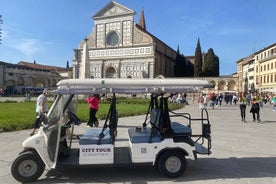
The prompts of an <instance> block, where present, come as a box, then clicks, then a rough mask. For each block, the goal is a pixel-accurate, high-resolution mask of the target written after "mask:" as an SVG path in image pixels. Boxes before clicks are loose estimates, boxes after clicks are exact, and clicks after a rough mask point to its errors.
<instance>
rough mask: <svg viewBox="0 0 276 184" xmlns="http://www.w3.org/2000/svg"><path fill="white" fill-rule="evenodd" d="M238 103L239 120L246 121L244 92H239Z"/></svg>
mask: <svg viewBox="0 0 276 184" xmlns="http://www.w3.org/2000/svg"><path fill="white" fill-rule="evenodd" d="M239 104H240V111H241V121H242V122H244V123H246V121H245V111H246V104H247V98H246V96H245V93H243V92H241V93H240V95H239Z"/></svg>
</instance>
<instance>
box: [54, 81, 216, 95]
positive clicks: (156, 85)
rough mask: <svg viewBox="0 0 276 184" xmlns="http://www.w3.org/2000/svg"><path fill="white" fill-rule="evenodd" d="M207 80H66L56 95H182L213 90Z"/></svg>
mask: <svg viewBox="0 0 276 184" xmlns="http://www.w3.org/2000/svg"><path fill="white" fill-rule="evenodd" d="M211 87H213V86H212V84H210V83H208V82H207V81H206V80H197V79H176V78H167V79H157V78H155V79H133V78H116V79H115V78H93V79H66V80H61V81H59V82H58V83H57V90H54V91H52V92H53V93H55V94H91V93H122V94H134V93H175V92H178V93H181V92H197V91H199V90H200V89H203V88H211Z"/></svg>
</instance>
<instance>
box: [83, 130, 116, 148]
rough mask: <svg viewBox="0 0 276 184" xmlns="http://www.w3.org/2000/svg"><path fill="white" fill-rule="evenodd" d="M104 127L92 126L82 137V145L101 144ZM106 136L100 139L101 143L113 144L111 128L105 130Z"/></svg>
mask: <svg viewBox="0 0 276 184" xmlns="http://www.w3.org/2000/svg"><path fill="white" fill-rule="evenodd" d="M101 133H102V128H90V129H88V130H86V132H85V133H84V134H83V135H82V136H81V137H80V142H79V144H80V145H90V144H99V140H100V137H99V135H100V134H101ZM103 135H104V137H103V138H102V139H101V140H100V144H112V137H111V136H110V131H109V128H106V129H105V130H104V132H103Z"/></svg>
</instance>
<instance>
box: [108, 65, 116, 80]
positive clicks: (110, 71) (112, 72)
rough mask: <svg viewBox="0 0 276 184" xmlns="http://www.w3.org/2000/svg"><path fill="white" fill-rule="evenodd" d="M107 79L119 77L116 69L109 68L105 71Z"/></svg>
mask: <svg viewBox="0 0 276 184" xmlns="http://www.w3.org/2000/svg"><path fill="white" fill-rule="evenodd" d="M105 77H106V78H116V77H117V72H116V69H115V68H114V67H112V66H109V67H108V68H107V69H106V70H105Z"/></svg>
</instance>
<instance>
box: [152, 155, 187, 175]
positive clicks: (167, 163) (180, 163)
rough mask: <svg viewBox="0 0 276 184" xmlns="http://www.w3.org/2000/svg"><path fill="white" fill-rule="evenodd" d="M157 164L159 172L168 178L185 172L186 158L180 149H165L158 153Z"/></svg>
mask: <svg viewBox="0 0 276 184" xmlns="http://www.w3.org/2000/svg"><path fill="white" fill-rule="evenodd" d="M157 164H158V165H157V167H158V170H159V172H160V173H161V174H163V175H165V176H167V177H169V178H176V177H179V176H181V175H183V173H184V172H185V169H186V158H185V155H184V154H183V153H181V152H180V151H166V152H164V153H163V154H162V155H160V157H159V159H158V163H157Z"/></svg>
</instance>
